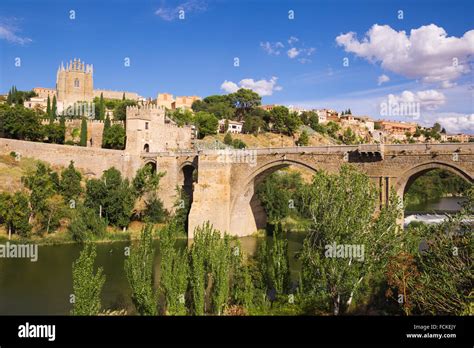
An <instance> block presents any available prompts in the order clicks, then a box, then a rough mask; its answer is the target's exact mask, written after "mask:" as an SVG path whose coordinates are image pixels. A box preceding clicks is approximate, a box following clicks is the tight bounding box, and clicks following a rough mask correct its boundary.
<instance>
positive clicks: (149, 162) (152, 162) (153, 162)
mask: <svg viewBox="0 0 474 348" xmlns="http://www.w3.org/2000/svg"><path fill="white" fill-rule="evenodd" d="M143 166H144V167H146V166H150V167H151V170H152V172H153V173H156V171H157V169H158V168H157V163H156V159H153V158H147V159H146V160H145V161H144V162H143Z"/></svg>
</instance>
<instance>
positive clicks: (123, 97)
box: [122, 92, 125, 100]
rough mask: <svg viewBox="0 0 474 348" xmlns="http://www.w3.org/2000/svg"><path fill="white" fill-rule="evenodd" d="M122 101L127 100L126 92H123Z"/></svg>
mask: <svg viewBox="0 0 474 348" xmlns="http://www.w3.org/2000/svg"><path fill="white" fill-rule="evenodd" d="M122 100H125V92H123V95H122Z"/></svg>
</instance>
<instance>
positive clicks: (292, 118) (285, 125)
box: [270, 106, 301, 136]
mask: <svg viewBox="0 0 474 348" xmlns="http://www.w3.org/2000/svg"><path fill="white" fill-rule="evenodd" d="M270 118H271V119H272V120H273V122H274V124H273V129H274V130H275V131H277V132H280V133H283V134H287V135H290V136H292V135H293V134H294V132H295V131H296V130H297V129H298V127H299V126H300V125H301V120H300V118H299V117H298V115H297V114H296V113H294V112H289V110H288V108H287V107H286V106H276V107H274V108H273V109H272V110H270Z"/></svg>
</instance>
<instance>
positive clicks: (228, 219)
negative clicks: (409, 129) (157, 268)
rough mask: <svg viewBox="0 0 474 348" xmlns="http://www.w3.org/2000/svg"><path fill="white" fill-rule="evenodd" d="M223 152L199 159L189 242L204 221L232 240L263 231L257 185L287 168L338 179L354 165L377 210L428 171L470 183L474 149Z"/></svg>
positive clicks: (470, 146) (210, 152) (342, 148)
mask: <svg viewBox="0 0 474 348" xmlns="http://www.w3.org/2000/svg"><path fill="white" fill-rule="evenodd" d="M222 151H225V150H220V151H219V150H205V151H202V152H201V153H200V154H199V156H198V165H197V167H198V171H199V175H198V182H197V183H195V184H194V193H193V203H192V206H191V211H190V214H189V231H190V232H189V235H190V238H192V231H194V228H195V227H197V226H200V225H201V224H202V223H204V222H205V221H210V222H211V223H212V224H213V225H214V227H215V228H217V229H219V230H220V231H227V232H228V233H230V234H231V235H237V236H246V235H249V234H252V233H253V232H255V231H256V230H257V228H259V227H261V226H258V218H259V216H258V209H256V204H255V196H254V192H255V188H256V185H258V183H259V182H261V180H263V179H264V178H265V177H266V176H268V175H269V174H271V173H273V172H275V171H276V170H278V169H281V168H284V167H287V166H290V165H296V166H300V167H302V168H306V169H308V170H309V171H312V172H316V171H319V170H325V171H328V172H331V173H337V172H338V171H339V170H340V168H341V166H342V165H343V164H345V163H349V164H352V165H354V166H355V167H357V168H358V169H359V170H361V171H362V172H364V173H366V174H367V175H368V176H369V177H370V178H371V180H372V181H373V182H374V183H375V185H376V187H377V188H378V189H379V192H380V196H379V206H382V205H384V204H386V203H387V202H388V199H389V194H390V190H391V189H392V188H393V189H394V190H395V192H396V193H397V194H398V195H399V197H401V198H402V199H403V194H404V193H405V190H406V188H407V187H408V186H409V184H410V183H411V182H412V181H413V180H414V179H416V178H417V177H418V176H420V175H422V174H423V173H426V172H427V171H429V170H432V169H444V170H447V171H450V172H452V173H455V174H457V175H459V176H460V177H462V178H464V179H465V180H467V181H469V182H474V144H426V145H383V146H381V145H356V146H319V147H299V148H284V149H246V150H243V151H244V152H245V153H244V152H241V153H240V154H241V155H240V157H239V156H236V155H238V154H239V151H242V150H234V152H233V153H231V154H230V155H231V156H227V157H225V156H223V153H222ZM243 154H245V155H246V156H247V157H246V156H243ZM227 155H228V154H227ZM232 155H233V156H232Z"/></svg>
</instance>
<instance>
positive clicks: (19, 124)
mask: <svg viewBox="0 0 474 348" xmlns="http://www.w3.org/2000/svg"><path fill="white" fill-rule="evenodd" d="M0 116H1V122H2V124H3V134H4V136H5V137H7V138H12V139H20V140H29V141H38V140H43V136H44V134H43V129H42V126H41V120H40V118H39V117H38V115H36V113H35V112H34V111H33V110H30V109H26V108H24V107H23V106H19V105H15V106H12V107H7V108H5V109H3V110H2V112H1V114H0Z"/></svg>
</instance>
